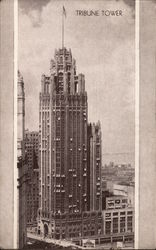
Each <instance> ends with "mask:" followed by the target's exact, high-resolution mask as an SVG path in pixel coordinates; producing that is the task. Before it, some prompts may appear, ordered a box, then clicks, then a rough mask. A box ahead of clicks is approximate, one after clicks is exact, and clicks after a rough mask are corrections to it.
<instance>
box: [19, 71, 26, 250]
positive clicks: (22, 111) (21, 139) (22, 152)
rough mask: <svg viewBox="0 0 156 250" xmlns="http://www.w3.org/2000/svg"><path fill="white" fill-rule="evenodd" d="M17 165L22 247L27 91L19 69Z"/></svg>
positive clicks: (24, 220)
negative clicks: (25, 91)
mask: <svg viewBox="0 0 156 250" xmlns="http://www.w3.org/2000/svg"><path fill="white" fill-rule="evenodd" d="M17 94H18V96H17V167H18V187H17V188H18V192H17V208H18V215H17V227H18V232H17V246H18V248H22V247H23V246H24V245H25V244H26V220H27V219H26V186H27V184H26V182H27V165H26V161H25V144H24V137H25V135H24V131H25V93H24V81H23V77H22V75H21V74H20V72H19V71H18V83H17Z"/></svg>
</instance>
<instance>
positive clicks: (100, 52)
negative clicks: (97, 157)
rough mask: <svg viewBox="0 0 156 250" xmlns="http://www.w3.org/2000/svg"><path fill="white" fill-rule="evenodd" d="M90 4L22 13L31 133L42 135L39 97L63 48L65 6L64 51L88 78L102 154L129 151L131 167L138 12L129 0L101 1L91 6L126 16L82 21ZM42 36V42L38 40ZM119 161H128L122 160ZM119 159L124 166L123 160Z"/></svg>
mask: <svg viewBox="0 0 156 250" xmlns="http://www.w3.org/2000/svg"><path fill="white" fill-rule="evenodd" d="M22 2H24V1H22ZM47 2H48V1H47ZM88 3H90V1H86V2H85V3H84V2H82V1H80V2H77V1H75V2H73V4H72V5H71V4H70V1H69V2H66V1H65V2H62V1H59V3H58V4H56V2H55V1H52V2H51V1H49V2H48V3H47V5H44V6H43V7H42V8H40V9H39V8H38V7H37V6H35V7H34V9H31V10H28V9H27V10H26V8H25V10H24V9H23V8H21V9H20V12H19V69H20V71H21V73H22V75H23V77H24V79H25V92H26V97H27V102H26V128H29V129H30V130H38V120H39V118H38V112H37V110H38V108H39V105H38V96H37V93H38V94H39V88H40V80H41V74H42V73H47V69H49V66H50V65H49V64H48V61H50V59H51V58H52V55H53V53H54V51H55V48H59V47H61V21H62V20H61V15H62V6H63V5H64V6H65V8H66V12H67V17H66V20H65V46H66V47H67V48H71V50H72V52H73V56H74V57H75V58H76V60H77V67H78V72H82V73H84V74H85V77H86V89H87V92H88V103H89V121H90V122H92V121H94V120H95V121H97V120H100V121H101V124H102V139H103V155H106V154H107V155H108V154H109V153H110V155H115V154H116V153H123V152H126V153H128V155H129V157H128V162H130V163H132V165H133V164H134V155H133V152H134V16H133V8H132V7H131V6H129V5H127V4H125V2H124V1H111V2H108V1H104V2H101V1H97V2H96V3H94V4H93V3H92V8H93V7H94V8H95V9H111V8H113V9H114V8H115V9H122V10H123V11H124V12H123V13H124V15H123V16H122V17H108V18H106V17H77V16H76V15H75V10H76V9H83V8H85V9H86V8H87V9H89V7H87V4H88ZM19 7H20V5H19ZM75 27H77V30H75ZM38 36H40V39H36V37H38ZM28 38H29V39H28ZM79 44H80V45H81V46H79ZM108 51H110V53H108ZM84 55H85V56H84ZM88 62H89V63H88ZM30 110H31V112H30ZM32 115H33V119H32ZM103 158H104V157H103ZM125 158H126V157H124V159H125ZM120 159H121V161H122V160H123V157H122V155H120ZM109 160H111V158H110V159H109V157H108V162H109ZM117 160H118V161H119V157H118V159H117ZM126 161H127V160H126ZM103 163H105V159H103Z"/></svg>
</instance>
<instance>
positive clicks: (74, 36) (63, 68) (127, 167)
mask: <svg viewBox="0 0 156 250" xmlns="http://www.w3.org/2000/svg"><path fill="white" fill-rule="evenodd" d="M17 60H18V77H17V80H18V83H17V168H18V191H17V208H18V211H19V214H18V220H17V221H18V222H17V229H18V233H17V247H18V248H20V249H21V248H24V249H35V248H37V249H54V250H55V249H62V250H63V249H67V250H68V249H134V244H135V242H134V234H135V1H134V0H111V1H110V0H97V1H92V0H85V1H82V0H75V1H72V0H69V1H65V0H64V1H63V0H60V1H55V0H19V1H18V58H17Z"/></svg>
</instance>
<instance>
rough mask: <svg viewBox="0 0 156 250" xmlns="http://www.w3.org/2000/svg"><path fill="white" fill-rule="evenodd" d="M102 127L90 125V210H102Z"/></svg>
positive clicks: (98, 124)
mask: <svg viewBox="0 0 156 250" xmlns="http://www.w3.org/2000/svg"><path fill="white" fill-rule="evenodd" d="M101 138H102V135H101V126H100V122H98V123H97V124H95V123H93V124H91V123H90V124H89V125H88V173H89V178H88V195H87V196H88V199H89V202H88V204H89V210H91V211H96V210H101V207H102V188H101V186H102V185H101V166H102V162H101V159H102V157H101V151H102V145H101V144H102V142H101Z"/></svg>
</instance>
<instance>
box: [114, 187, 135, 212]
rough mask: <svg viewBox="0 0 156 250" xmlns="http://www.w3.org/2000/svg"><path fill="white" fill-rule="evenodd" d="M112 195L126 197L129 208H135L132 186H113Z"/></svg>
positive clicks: (133, 188)
mask: <svg viewBox="0 0 156 250" xmlns="http://www.w3.org/2000/svg"><path fill="white" fill-rule="evenodd" d="M113 194H114V195H122V196H127V197H128V202H129V204H131V206H133V207H134V206H135V203H134V202H135V187H134V185H121V184H115V183H114V184H113Z"/></svg>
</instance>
